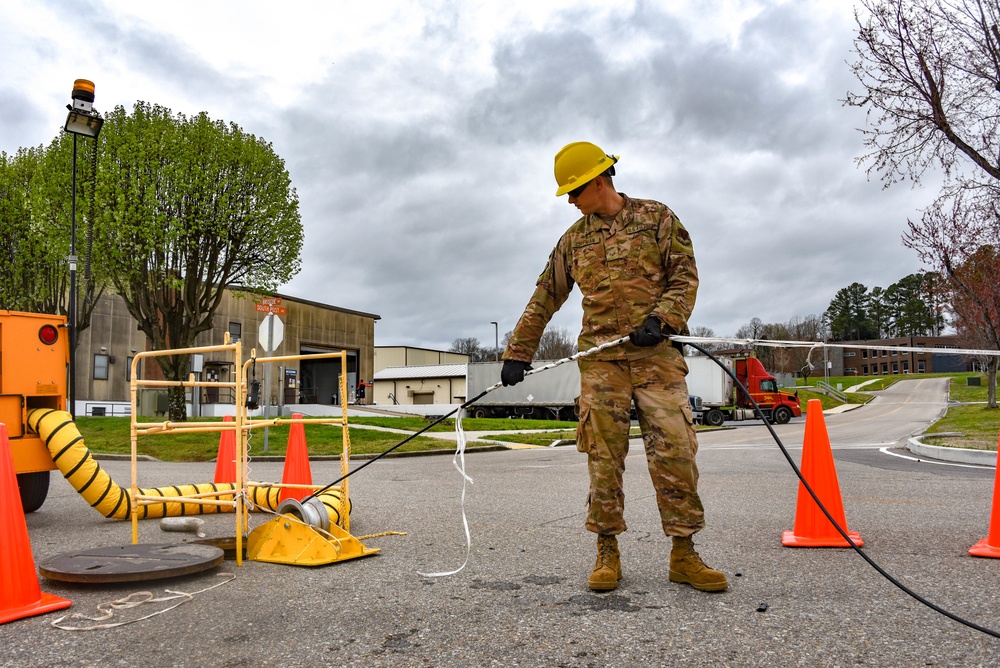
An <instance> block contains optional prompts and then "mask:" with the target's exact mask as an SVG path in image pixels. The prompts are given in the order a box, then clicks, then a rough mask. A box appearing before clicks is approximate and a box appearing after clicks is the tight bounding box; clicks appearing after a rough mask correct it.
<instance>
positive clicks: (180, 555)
mask: <svg viewBox="0 0 1000 668" xmlns="http://www.w3.org/2000/svg"><path fill="white" fill-rule="evenodd" d="M223 557H224V552H223V550H222V549H220V548H218V547H213V546H211V545H198V544H193V543H167V544H159V545H121V546H114V547H99V548H95V549H92V550H81V551H79V552H66V553H65V554H60V555H56V556H55V557H52V558H51V559H47V560H45V561H43V562H41V563H39V564H38V572H39V573H41V574H42V575H43V576H44V577H47V578H48V579H50V580H61V581H63V582H94V583H101V582H140V581H143V580H159V579H161V578H172V577H177V576H178V575H189V574H191V573H200V572H201V571H207V570H208V569H210V568H215V567H216V566H218V565H219V564H221V563H222V560H223Z"/></svg>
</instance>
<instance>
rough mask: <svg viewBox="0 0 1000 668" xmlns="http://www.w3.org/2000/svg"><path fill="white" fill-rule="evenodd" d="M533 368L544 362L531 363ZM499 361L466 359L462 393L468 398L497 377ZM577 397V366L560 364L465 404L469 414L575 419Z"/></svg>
mask: <svg viewBox="0 0 1000 668" xmlns="http://www.w3.org/2000/svg"><path fill="white" fill-rule="evenodd" d="M531 364H532V366H533V367H535V368H536V369H537V368H539V367H542V366H545V365H546V364H548V362H545V361H534V362H532V363H531ZM502 366H503V362H470V363H469V365H468V366H467V368H466V375H465V381H466V392H467V393H468V398H469V399H471V398H472V397H475V396H476V395H478V394H479V393H481V392H482V391H483V390H485V389H486V388H488V387H490V386H491V385H495V384H496V383H497V382H498V381H499V380H500V368H501V367H502ZM579 396H580V369H579V367H577V365H576V364H575V363H572V362H571V363H567V364H561V365H559V366H557V367H555V368H553V369H549V370H548V371H546V372H544V373H536V374H532V375H530V376H527V377H525V379H524V382H521V383H518V384H517V385H513V386H511V387H498V388H497V389H495V390H493V391H492V392H490V393H489V394H487V395H486V396H485V397H483V398H482V399H480V400H479V401H477V402H476V403H474V404H472V406H470V407H469V415H470V416H471V417H477V418H485V417H504V418H505V417H526V418H534V419H548V420H575V419H576V417H577V416H576V398H577V397H579Z"/></svg>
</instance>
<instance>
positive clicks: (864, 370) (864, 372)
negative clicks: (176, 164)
mask: <svg viewBox="0 0 1000 668" xmlns="http://www.w3.org/2000/svg"><path fill="white" fill-rule="evenodd" d="M861 375H862V376H867V375H868V365H867V364H865V365H863V366H862V367H861Z"/></svg>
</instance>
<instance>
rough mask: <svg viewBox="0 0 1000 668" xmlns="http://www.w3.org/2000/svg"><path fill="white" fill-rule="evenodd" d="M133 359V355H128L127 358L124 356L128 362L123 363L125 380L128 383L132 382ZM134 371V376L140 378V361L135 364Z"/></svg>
mask: <svg viewBox="0 0 1000 668" xmlns="http://www.w3.org/2000/svg"><path fill="white" fill-rule="evenodd" d="M134 359H135V357H128V358H126V360H127V362H128V363H127V364H126V365H125V381H126V382H129V383H131V382H132V360H134ZM135 373H136V377H137V378H141V377H142V362H141V361H140V362H139V363H138V364H137V365H136V366H135Z"/></svg>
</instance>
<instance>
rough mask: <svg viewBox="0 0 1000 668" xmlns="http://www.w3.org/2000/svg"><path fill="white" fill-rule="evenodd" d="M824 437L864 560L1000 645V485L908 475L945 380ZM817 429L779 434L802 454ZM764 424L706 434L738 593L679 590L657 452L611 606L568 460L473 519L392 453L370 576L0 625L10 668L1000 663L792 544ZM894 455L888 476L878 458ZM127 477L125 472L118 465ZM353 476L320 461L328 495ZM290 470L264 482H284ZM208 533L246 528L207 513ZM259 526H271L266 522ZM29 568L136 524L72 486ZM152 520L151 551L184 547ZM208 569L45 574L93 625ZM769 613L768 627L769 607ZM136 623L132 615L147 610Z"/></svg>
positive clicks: (634, 494)
mask: <svg viewBox="0 0 1000 668" xmlns="http://www.w3.org/2000/svg"><path fill="white" fill-rule="evenodd" d="M895 387H896V389H894V390H891V391H888V392H886V393H883V394H881V395H880V397H879V400H878V401H876V402H874V403H873V404H872V405H870V406H867V407H865V408H862V409H858V410H856V411H851V412H850V413H847V414H844V415H837V416H828V419H827V423H828V427H829V432H830V436H831V440H832V442H833V445H834V454H835V458H836V460H837V470H838V475H839V480H840V487H841V490H842V493H843V496H844V505H845V508H846V512H847V519H848V524H849V526H850V528H851V529H852V530H855V531H858V532H859V533H860V534H861V536H862V537H863V538H864V540H865V548H866V551H867V553H868V554H869V555H870V556H871V557H872V558H873V559H875V560H876V561H878V562H879V563H880V564H882V565H883V567H884V568H886V569H887V570H888V571H889V572H890V573H893V574H895V575H896V576H898V577H900V578H901V579H902V580H903V581H904V582H905V583H906V584H907V585H908V586H910V587H912V588H913V589H914V590H916V591H918V592H920V593H921V594H923V595H926V596H927V597H929V598H930V599H931V600H932V601H933V602H935V603H936V604H938V605H941V606H943V607H945V608H947V609H949V610H952V611H954V612H955V613H957V614H960V615H964V616H968V617H969V618H971V619H973V620H974V621H976V622H978V623H980V624H982V625H985V626H987V627H990V628H994V629H1000V560H993V559H977V558H973V557H970V556H968V554H967V550H968V548H969V547H970V546H971V545H972V544H973V543H975V542H976V541H978V540H979V539H981V538H983V537H985V536H986V533H987V530H988V526H989V512H990V503H991V500H992V491H993V479H994V472H993V471H992V469H988V470H987V469H969V468H958V467H946V466H937V465H934V464H928V463H915V462H912V461H908V460H903V459H899V458H896V457H892V456H891V455H889V454H884V453H882V452H881V451H880V449H881V448H889V449H890V450H891V449H892V448H893V447H896V446H898V445H899V444H900V443H901V442H902V441H903V439H904V438H905V436H907V435H908V434H910V433H913V432H914V431H917V430H919V429H920V428H922V425H924V424H927V423H928V422H929V421H930V420H932V419H933V418H934V417H936V416H937V415H938V413H939V412H940V410H941V408H942V407H943V405H944V404H943V394H942V389H941V388H935V384H934V382H933V381H913V384H912V385H910V387H909V389H907V387H906V386H905V384H897V386H895ZM801 432H802V424H801V421H796V422H795V423H792V424H789V425H783V426H781V427H779V428H778V433H779V434H781V436H782V438H783V439H785V440H786V442H787V443H788V447H789V449H790V450H791V452H792V453H793V456H794V457H795V459H796V460H797V459H798V457H799V455H800V448H801ZM768 438H769V437H768V435H767V431H766V429H765V428H764V427H763V426H761V425H760V424H757V425H750V424H747V425H743V426H740V427H739V428H738V429H733V430H728V431H723V432H716V433H713V434H705V435H704V436H703V437H702V443H703V447H702V451H701V453H700V455H699V463H700V468H701V474H702V478H701V489H702V494H703V497H704V500H705V504H706V508H707V512H708V522H709V526H708V528H707V529H706V530H705V531H703V532H702V533H700V534H699V535H698V543H699V545H700V549H701V551H702V554H703V555H704V556H705V557H706V559H707V560H708V561H709V562H710V563H712V564H713V565H715V566H717V567H719V568H722V569H723V570H725V571H726V572H727V574H728V575H729V578H730V582H731V587H730V589H729V591H727V592H725V593H721V594H704V593H700V592H696V591H694V590H692V589H690V588H689V587H685V586H679V585H674V584H671V583H669V582H668V581H667V573H666V571H667V568H666V561H667V555H668V551H669V542H668V540H667V539H666V538H664V537H663V536H662V533H661V532H660V529H659V522H658V518H657V516H656V512H655V509H654V503H653V498H652V490H651V488H650V485H649V481H648V476H647V474H646V472H645V470H644V469H645V467H644V458H643V456H642V453H641V447H638V446H637V447H635V448H633V452H632V454H631V455H630V457H629V460H628V462H629V468H628V471H627V472H626V494H627V509H626V517H627V520H628V522H629V527H630V529H629V531H628V532H627V533H625V534H624V535H623V536H622V538H621V546H622V553H623V554H622V559H623V569H624V572H625V579H624V581H623V582H622V585H621V587H620V588H619V589H618V590H617V591H615V592H613V593H610V594H603V595H595V594H593V593H591V592H590V591H588V589H587V588H586V576H587V574H588V572H589V570H590V567H591V565H592V561H593V555H594V540H593V536H592V535H590V534H587V533H586V532H585V531H583V529H582V523H583V515H584V506H583V501H584V494H585V486H586V470H585V466H584V461H583V459H582V456H581V455H580V454H579V453H577V452H576V451H575V450H574V449H573V448H547V449H533V450H518V451H506V452H483V453H475V454H470V455H469V456H468V457H467V465H468V470H469V474H470V475H471V476H472V477H473V478H474V479H475V484H474V485H472V486H471V487H470V488H469V489H468V496H467V502H466V508H465V509H466V512H467V513H468V519H469V525H470V530H471V533H472V551H471V556H470V558H469V563H468V566H467V567H466V568H465V570H464V571H462V572H461V573H459V574H458V575H455V576H451V577H444V578H426V577H423V576H421V575H419V572H423V571H438V570H447V569H451V568H456V567H458V566H459V565H460V564H461V563H462V561H463V559H464V557H465V540H464V532H463V530H462V518H461V512H460V496H461V490H462V486H461V478H460V476H459V475H458V473H457V472H456V471H455V469H454V468H453V467H452V464H451V458H450V457H444V456H435V457H422V458H400V459H385V460H382V461H380V462H377V463H375V464H373V465H372V466H369V467H368V468H366V469H365V470H364V471H362V472H360V473H359V474H358V476H357V477H356V478H354V479H353V481H352V486H351V490H352V495H353V500H354V504H355V506H354V507H355V510H354V513H353V515H352V518H353V522H354V526H353V528H354V533H355V534H359V535H360V534H367V533H374V532H380V531H386V530H396V531H405V532H407V535H406V536H388V537H384V538H377V539H370V540H368V541H366V543H367V544H368V545H369V546H373V547H380V548H382V553H381V554H379V555H377V556H374V557H370V558H368V559H363V560H357V561H353V562H345V563H341V564H334V565H331V566H327V567H321V568H315V569H306V568H295V567H288V566H279V565H272V564H262V563H246V564H245V565H244V566H243V567H241V568H239V569H236V568H235V567H234V565H233V564H232V563H231V562H227V564H226V565H225V566H224V567H223V569H224V570H226V571H230V572H235V573H236V579H235V580H234V581H232V582H230V583H228V584H225V585H223V586H221V587H219V588H217V589H214V590H212V591H209V592H205V593H203V594H199V595H197V596H196V597H195V599H194V600H193V601H191V602H189V603H187V604H185V605H183V606H181V607H179V608H177V609H175V610H172V611H169V612H167V613H165V614H163V615H161V616H158V617H156V618H154V619H151V620H147V621H142V622H138V623H136V624H132V625H129V626H124V627H120V628H116V629H110V630H104V631H93V632H70V631H63V630H59V629H55V628H52V627H51V626H50V622H51V621H52V620H53V619H54V618H56V617H58V614H59V613H56V614H51V615H45V616H39V617H34V618H30V619H27V620H22V621H18V622H14V623H11V624H6V625H3V626H0V665H3V666H125V665H140V664H141V665H146V666H154V667H155V666H321V665H329V666H341V665H359V666H360V665H367V666H424V665H429V666H470V665H483V666H516V665H520V666H604V665H644V666H645V665H664V666H671V665H696V666H702V665H713V666H714V665H723V666H726V665H731V666H792V665H799V666H847V665H851V666H856V665H864V666H914V665H921V666H922V665H932V666H987V665H996V664H997V662H998V660H1000V640H996V639H994V638H991V637H989V636H987V635H985V634H983V633H980V632H977V631H974V630H971V629H968V628H966V627H964V626H962V625H960V624H957V623H955V622H953V621H950V620H948V619H946V618H944V617H942V616H941V615H939V614H938V613H936V612H933V611H932V610H930V609H928V608H926V607H924V606H923V605H920V604H919V603H917V602H915V601H914V600H913V599H911V598H909V597H908V596H906V595H904V594H903V593H902V592H900V591H899V590H898V589H896V588H895V587H893V586H892V585H890V584H889V583H887V582H886V581H885V580H884V579H883V578H882V577H881V576H879V575H878V574H877V573H876V572H875V571H874V570H872V569H871V568H870V567H869V566H868V565H867V564H866V563H865V562H864V561H863V560H862V559H861V558H860V557H858V556H857V555H856V554H854V553H853V552H851V551H849V550H839V549H825V550H823V549H818V550H808V549H805V550H804V549H790V548H784V547H782V546H781V543H780V537H781V532H782V531H783V530H787V529H790V528H791V527H792V524H793V522H794V512H795V509H794V507H795V498H796V493H797V481H796V479H795V478H794V477H793V476H792V474H791V471H790V468H789V466H788V464H787V463H786V462H785V460H784V458H783V457H782V455H781V453H780V452H779V451H778V450H777V447H776V446H774V445H773V444H771V443H769V442H768ZM889 461H892V462H893V463H892V467H895V468H891V467H888V466H886V465H881V464H880V462H889ZM107 468H108V469H109V470H110V471H111V473H112V475H113V476H114V477H115V478H116V479H119V480H121V481H125V480H127V476H128V464H127V463H120V462H111V463H108V467H107ZM213 470H214V465H212V464H166V463H142V464H141V465H140V478H141V481H140V482H141V484H143V485H159V484H165V483H182V482H201V481H204V480H208V479H210V478H211V476H212V472H213ZM335 471H336V466H335V464H333V463H330V462H316V463H314V464H313V475H314V478H315V479H317V480H332V479H333V478H334V477H335V475H336V473H335ZM280 476H281V471H280V465H279V464H272V463H258V464H256V465H255V477H257V478H258V479H263V480H277V479H280ZM206 520H207V525H206V526H207V527H208V528H209V530H210V533H213V534H218V535H223V534H225V533H226V532H227V531H229V532H231V531H232V526H233V524H232V518H231V517H228V516H222V517H218V516H209V517H207V518H206ZM258 521H259V520H258ZM28 525H29V529H30V533H31V540H32V547H33V550H34V553H35V555H36V558H39V559H40V558H43V557H46V556H51V555H53V554H58V553H61V552H64V551H66V550H69V549H71V548H73V547H96V546H104V545H118V544H124V543H127V542H128V540H129V528H128V525H127V524H126V523H121V522H112V521H108V520H104V519H103V518H101V517H100V516H99V515H98V514H97V513H96V512H95V511H93V510H92V509H90V508H88V507H87V506H86V504H85V503H83V502H82V501H81V500H80V497H79V496H77V495H76V494H75V493H74V492H73V491H72V490H71V489H70V488H69V486H68V484H66V483H65V482H64V481H62V480H55V479H54V480H53V486H52V495H51V497H50V499H49V500H48V501H47V502H46V504H45V506H43V508H42V509H41V510H40V511H39V512H37V513H33V514H31V515H29V517H28ZM177 538H178V534H164V533H162V532H160V531H159V529H158V525H157V523H156V522H147V523H144V524H143V525H142V527H141V536H140V539H141V540H142V541H143V542H169V541H172V540H176V539H177ZM218 580H220V578H218V577H217V576H216V575H214V574H212V573H209V574H204V575H199V576H191V577H187V578H180V579H176V580H172V581H167V582H151V583H146V585H145V586H144V587H137V586H135V585H119V586H115V587H85V586H72V585H65V584H61V583H54V582H49V581H45V580H43V582H42V584H43V588H44V589H45V590H47V591H51V592H53V593H57V594H59V595H63V596H67V597H69V598H71V599H72V600H73V601H74V608H73V610H75V611H77V612H87V613H93V612H94V611H95V609H96V606H97V605H98V604H99V603H101V602H105V601H109V600H112V599H115V598H119V597H122V596H124V595H127V594H129V593H131V592H134V591H136V590H138V589H142V588H148V589H150V590H151V591H153V592H154V593H156V594H162V593H163V592H164V590H165V589H173V590H181V591H187V592H193V591H196V590H199V589H202V588H204V587H206V586H208V585H210V584H213V583H214V582H215V581H218ZM762 604H766V605H767V608H766V611H763V612H758V610H759V609H760V608H761V607H762ZM146 612H148V611H146V610H144V609H143V608H137V609H134V610H129V611H122V612H121V613H119V615H118V617H117V618H118V619H128V618H134V617H136V616H138V615H141V614H145V613H146Z"/></svg>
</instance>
